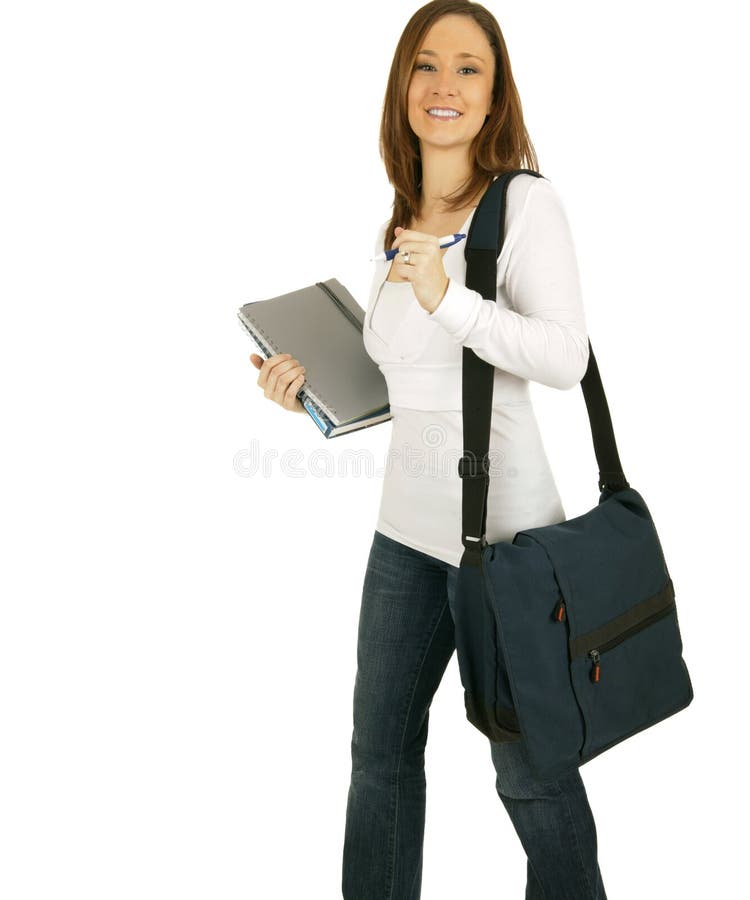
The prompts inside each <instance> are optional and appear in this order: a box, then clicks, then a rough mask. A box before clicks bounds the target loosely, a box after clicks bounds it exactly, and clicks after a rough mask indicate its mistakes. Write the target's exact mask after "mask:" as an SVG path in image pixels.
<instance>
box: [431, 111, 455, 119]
mask: <svg viewBox="0 0 750 900" xmlns="http://www.w3.org/2000/svg"><path fill="white" fill-rule="evenodd" d="M427 112H428V113H429V114H430V115H431V116H442V117H443V118H446V119H457V118H458V117H459V116H460V115H461V113H457V112H452V111H451V110H447V109H428V110H427Z"/></svg>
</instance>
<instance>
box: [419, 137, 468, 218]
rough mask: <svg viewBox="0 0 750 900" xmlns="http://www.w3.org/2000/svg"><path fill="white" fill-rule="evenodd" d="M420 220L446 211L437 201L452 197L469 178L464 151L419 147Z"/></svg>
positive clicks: (463, 149)
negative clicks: (420, 178)
mask: <svg viewBox="0 0 750 900" xmlns="http://www.w3.org/2000/svg"><path fill="white" fill-rule="evenodd" d="M421 149H422V152H421V155H422V189H421V191H422V216H423V217H426V216H430V215H435V214H440V213H442V212H445V211H446V208H445V207H446V204H445V201H443V200H441V199H440V198H441V197H443V196H445V195H448V194H452V193H453V192H454V191H455V190H456V189H457V188H458V187H460V186H461V185H462V184H464V183H465V182H466V181H468V179H469V178H470V177H471V166H470V164H469V159H468V156H467V153H466V148H465V147H446V148H445V149H443V148H442V147H434V146H425V145H424V144H422V148H421Z"/></svg>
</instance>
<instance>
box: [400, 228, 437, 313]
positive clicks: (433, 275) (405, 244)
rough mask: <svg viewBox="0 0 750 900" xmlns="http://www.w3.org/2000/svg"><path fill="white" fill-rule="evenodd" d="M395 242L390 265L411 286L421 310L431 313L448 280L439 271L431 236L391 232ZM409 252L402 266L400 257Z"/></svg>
mask: <svg viewBox="0 0 750 900" xmlns="http://www.w3.org/2000/svg"><path fill="white" fill-rule="evenodd" d="M395 234H396V239H395V240H394V241H393V243H392V244H391V249H392V250H395V249H396V247H398V251H399V252H398V253H397V254H396V256H394V257H393V261H392V263H391V265H392V266H393V267H394V269H395V272H396V274H397V275H400V276H401V278H405V279H406V280H407V281H410V282H411V285H412V288H413V289H414V295H415V297H416V298H417V300H418V302H419V305H420V306H421V307H422V309H425V310H427V312H428V313H432V312H434V311H435V310H436V309H437V308H438V306H439V305H440V301H441V300H442V299H443V297H444V296H445V292H446V291H447V290H448V276H447V275H446V274H445V269H444V268H443V257H442V256H441V255H440V244H439V243H438V239H437V238H436V237H435V235H433V234H424V233H423V232H421V231H409V230H408V229H406V228H400V227H397V228H396V229H395ZM407 250H408V251H409V254H410V256H409V262H408V263H405V262H404V257H403V254H404V253H405V252H406V251H407Z"/></svg>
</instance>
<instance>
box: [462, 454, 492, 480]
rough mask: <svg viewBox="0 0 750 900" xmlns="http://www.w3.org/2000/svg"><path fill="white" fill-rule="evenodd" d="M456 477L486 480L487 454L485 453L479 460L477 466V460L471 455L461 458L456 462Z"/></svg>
mask: <svg viewBox="0 0 750 900" xmlns="http://www.w3.org/2000/svg"><path fill="white" fill-rule="evenodd" d="M480 467H481V468H480ZM458 477H459V478H484V479H488V478H489V477H490V458H489V454H488V453H485V455H484V456H483V457H482V458H481V460H479V465H478V464H477V458H476V456H475V455H474V454H473V453H471V454H469V455H465V456H462V457H461V458H460V459H459V460H458Z"/></svg>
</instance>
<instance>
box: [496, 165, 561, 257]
mask: <svg viewBox="0 0 750 900" xmlns="http://www.w3.org/2000/svg"><path fill="white" fill-rule="evenodd" d="M506 199H507V207H506V213H505V232H506V244H507V245H508V251H509V252H510V251H512V249H513V247H514V246H519V247H520V246H521V245H524V246H529V247H530V246H532V245H537V246H540V245H541V244H542V243H544V242H552V243H553V244H554V243H557V242H559V241H560V240H561V239H562V238H565V239H567V238H568V237H569V233H570V225H569V222H568V217H567V214H566V212H565V206H564V204H563V200H562V197H561V196H560V192H559V191H558V189H557V188H556V187H555V185H554V184H553V182H552V181H550V179H549V178H544V177H542V178H537V177H536V176H534V175H526V174H525V173H524V174H522V175H516V177H515V178H513V180H512V181H511V182H510V184H509V185H508V193H507V197H506Z"/></svg>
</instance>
